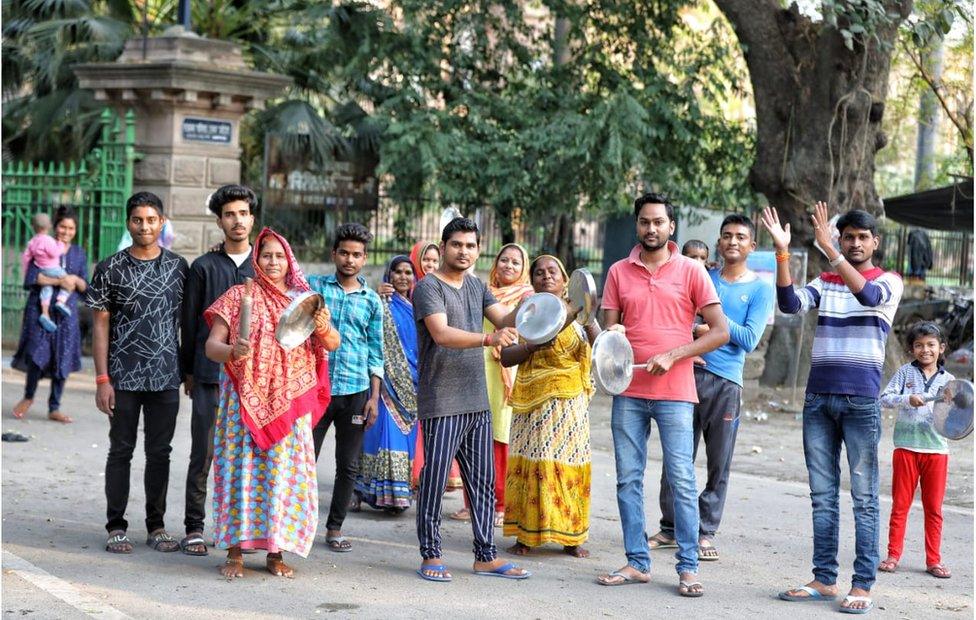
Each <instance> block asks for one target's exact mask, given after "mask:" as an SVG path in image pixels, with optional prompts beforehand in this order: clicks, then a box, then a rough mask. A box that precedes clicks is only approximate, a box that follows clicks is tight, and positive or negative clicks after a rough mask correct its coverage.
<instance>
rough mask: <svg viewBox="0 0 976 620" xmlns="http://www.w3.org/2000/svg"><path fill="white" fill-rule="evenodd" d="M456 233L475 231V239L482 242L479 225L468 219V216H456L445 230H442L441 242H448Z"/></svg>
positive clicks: (479, 242)
mask: <svg viewBox="0 0 976 620" xmlns="http://www.w3.org/2000/svg"><path fill="white" fill-rule="evenodd" d="M454 233H474V237H475V241H477V242H478V244H479V245H480V244H481V231H480V230H478V225H477V224H475V223H474V220H471V219H468V218H466V217H456V218H454V219H453V220H451V221H450V222H448V224H447V226H445V227H444V230H443V231H441V242H442V243H447V240H448V239H450V238H451V235H453V234H454Z"/></svg>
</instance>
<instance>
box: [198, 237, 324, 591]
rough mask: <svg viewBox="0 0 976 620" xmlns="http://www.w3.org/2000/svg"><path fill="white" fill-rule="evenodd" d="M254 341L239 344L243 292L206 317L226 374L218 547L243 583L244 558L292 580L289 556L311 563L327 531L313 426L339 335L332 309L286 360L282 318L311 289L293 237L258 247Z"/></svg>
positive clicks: (217, 442)
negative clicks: (250, 554)
mask: <svg viewBox="0 0 976 620" xmlns="http://www.w3.org/2000/svg"><path fill="white" fill-rule="evenodd" d="M254 245H255V250H254V253H253V254H252V259H251V260H253V261H254V274H255V279H254V286H253V292H252V299H253V301H252V311H251V320H250V335H249V337H248V338H247V339H244V338H240V337H238V334H239V330H240V308H241V298H242V297H243V295H244V290H245V289H244V286H242V285H239V286H234V287H232V288H231V289H229V290H228V291H227V292H226V293H224V295H222V296H221V297H220V298H219V299H217V301H215V302H214V303H213V305H212V306H210V308H208V309H207V311H206V312H205V313H204V318H205V319H206V320H207V322H208V324H209V325H210V327H211V331H210V337H209V339H208V340H207V344H206V353H207V357H209V358H210V359H212V360H214V361H215V362H218V363H221V364H223V365H224V367H223V372H222V373H221V386H220V401H219V405H218V408H217V418H216V422H215V425H214V460H213V470H214V493H213V514H214V523H215V526H216V527H215V529H216V532H215V534H214V541H215V543H214V544H215V546H216V547H217V548H218V549H227V560H226V562H225V563H224V565H223V566H222V567H221V568H220V573H221V574H222V575H223V576H224V577H226V578H228V579H231V578H234V577H243V576H244V559H243V556H242V555H241V553H242V549H264V550H266V551H267V552H268V556H267V562H266V565H267V569H268V571H269V572H271V574H273V575H276V576H281V577H291V576H292V575H293V574H294V571H293V570H292V568H291V567H289V566H288V565H286V564H285V563H284V560H283V558H282V555H281V553H282V551H288V552H291V553H296V554H298V555H300V556H302V557H307V556H308V552H309V550H311V548H312V541H313V539H314V538H315V530H316V528H317V527H318V512H319V511H318V486H317V482H316V476H315V450H314V445H313V442H312V427H314V426H315V423H316V422H317V421H318V418H320V417H321V416H322V414H323V412H324V411H325V408H326V407H327V406H328V404H329V399H330V395H329V368H328V360H329V356H328V351H332V350H335V349H336V348H337V347H338V346H339V334H338V332H337V331H336V330H335V329H333V328H332V325H331V324H330V322H329V313H328V310H327V309H323V310H320V311H319V313H318V314H317V315H316V316H315V324H316V326H315V333H314V334H313V335H312V336H311V337H310V338H309V339H308V340H306V341H305V342H304V343H303V344H301V345H300V346H298V347H295V348H294V349H291V350H288V351H286V350H285V349H284V348H282V346H281V345H280V344H278V341H277V340H275V335H274V332H275V327H276V326H277V324H278V320H279V318H280V317H281V313H282V312H283V311H284V310H285V308H286V307H287V306H288V304H289V303H290V302H291V300H292V297H293V296H294V295H296V294H297V293H301V292H304V291H307V290H309V286H308V283H307V282H306V281H305V277H304V276H303V275H302V272H301V269H300V268H299V267H298V263H297V261H295V257H294V256H293V255H292V252H291V248H290V247H289V245H288V242H287V241H285V239H284V237H282V236H281V235H279V234H278V233H276V232H274V231H273V230H270V229H268V228H265V229H264V230H262V231H261V233H260V234H259V235H258V238H257V240H256V241H255V244H254Z"/></svg>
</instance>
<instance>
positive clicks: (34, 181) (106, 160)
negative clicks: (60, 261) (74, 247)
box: [0, 110, 135, 343]
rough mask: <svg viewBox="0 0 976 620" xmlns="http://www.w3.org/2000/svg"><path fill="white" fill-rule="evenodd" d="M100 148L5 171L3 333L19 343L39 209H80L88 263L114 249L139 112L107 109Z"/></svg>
mask: <svg viewBox="0 0 976 620" xmlns="http://www.w3.org/2000/svg"><path fill="white" fill-rule="evenodd" d="M100 123H101V136H100V139H99V142H98V146H97V147H96V148H95V149H93V150H92V152H91V153H89V154H88V156H87V157H85V158H84V159H83V160H81V161H80V162H77V163H76V162H73V161H72V162H68V163H65V162H59V163H55V162H38V163H34V162H30V163H25V162H11V163H10V164H8V165H7V167H6V168H5V170H4V174H3V202H2V206H0V208H2V218H3V245H2V250H3V290H2V307H3V334H4V341H5V342H6V343H10V342H16V338H17V334H18V332H19V331H20V321H21V315H22V314H23V308H24V303H25V300H26V299H27V292H26V291H25V290H23V276H24V274H22V273H21V267H20V254H21V252H23V250H24V247H25V246H26V245H27V241H28V240H29V239H30V238H31V236H33V234H34V233H33V230H31V226H30V220H31V217H32V216H33V215H34V214H35V213H40V212H43V213H49V214H51V215H53V213H54V211H55V209H57V207H59V206H61V205H71V206H73V207H74V208H75V209H76V210H77V212H78V234H77V236H76V237H75V240H74V242H75V243H76V244H78V245H80V246H81V247H82V248H83V249H84V250H85V251H86V253H87V255H88V261H89V263H93V262H95V261H97V260H100V259H102V258H104V257H106V256H108V255H110V254H112V253H113V252H114V251H115V248H116V247H117V246H118V243H119V239H120V238H121V237H122V233H123V231H124V230H125V201H126V199H127V198H128V197H129V195H130V194H131V193H132V167H133V161H134V160H135V115H134V114H133V112H132V111H131V110H129V111H128V112H127V113H126V114H125V115H124V117H123V116H119V115H118V114H116V113H115V112H113V111H111V110H105V111H104V112H103V113H102V115H101V118H100Z"/></svg>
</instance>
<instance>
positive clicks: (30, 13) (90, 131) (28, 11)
mask: <svg viewBox="0 0 976 620" xmlns="http://www.w3.org/2000/svg"><path fill="white" fill-rule="evenodd" d="M116 9H117V7H114V6H113V5H112V4H110V3H98V4H93V3H92V2H90V1H89V0H5V1H4V3H3V48H2V52H0V54H2V57H3V97H4V106H3V151H4V158H5V159H8V158H9V157H10V156H11V154H13V153H16V154H18V155H20V156H21V157H24V158H27V159H50V160H54V161H57V160H61V161H63V160H66V159H77V158H78V157H80V156H81V155H82V154H83V153H86V152H87V151H88V150H89V149H90V148H91V145H92V144H93V143H94V140H95V139H96V137H97V134H98V114H99V113H100V112H101V109H102V106H101V105H100V104H98V103H97V102H95V100H94V97H93V96H92V95H91V93H87V92H82V91H79V90H78V88H77V80H76V78H75V76H74V73H73V72H72V67H73V66H74V65H75V64H78V63H82V62H97V61H105V60H112V59H114V58H115V57H117V56H118V55H119V53H121V51H122V45H123V44H124V42H125V39H126V37H127V36H128V35H129V33H130V27H129V24H127V23H126V22H125V21H122V20H120V19H118V17H117V11H116Z"/></svg>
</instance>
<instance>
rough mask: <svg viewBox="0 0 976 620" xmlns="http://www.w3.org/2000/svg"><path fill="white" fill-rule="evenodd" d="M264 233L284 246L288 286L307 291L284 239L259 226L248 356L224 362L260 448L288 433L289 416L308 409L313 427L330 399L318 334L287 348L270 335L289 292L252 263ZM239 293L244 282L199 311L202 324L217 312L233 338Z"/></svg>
mask: <svg viewBox="0 0 976 620" xmlns="http://www.w3.org/2000/svg"><path fill="white" fill-rule="evenodd" d="M268 237H274V238H275V239H277V240H278V241H279V242H280V243H281V246H282V247H283V248H284V249H285V255H286V256H287V257H288V273H287V274H286V276H285V283H286V285H287V286H288V289H289V290H290V291H298V292H304V291H308V290H310V288H309V286H308V282H306V281H305V276H304V275H303V274H302V270H301V267H299V266H298V261H297V260H295V256H294V254H292V251H291V246H289V245H288V242H287V241H286V240H285V238H284V237H282V236H281V235H279V234H278V233H276V232H275V231H273V230H271V229H270V228H265V229H264V230H262V231H261V233H260V234H259V235H258V238H257V240H256V241H255V242H254V251H253V252H252V253H251V261H252V262H253V263H254V275H255V278H254V284H255V286H254V287H253V294H252V299H253V301H252V309H251V334H250V337H249V338H250V341H251V356H250V357H248V358H245V359H242V360H231V361H229V362H227V363H226V364H224V369H225V371H226V372H227V374H228V375H229V376H230V379H231V381H232V382H233V383H234V389H236V390H237V394H238V396H239V399H240V407H241V419H242V420H243V421H244V424H245V425H246V426H247V428H248V430H249V431H250V433H251V437H252V438H253V439H254V443H256V444H257V445H258V447H259V448H261V449H262V450H267V449H269V448H270V447H271V446H273V445H274V444H275V443H277V442H278V441H280V440H281V439H283V438H284V437H286V436H287V435H288V434H289V433H291V432H292V429H293V427H294V425H295V421H296V420H297V419H298V418H300V417H302V416H303V415H305V414H308V413H311V414H312V426H315V423H316V422H318V420H319V418H321V417H322V415H323V414H324V413H325V409H326V407H328V406H329V401H330V400H331V390H330V387H329V354H328V352H327V351H326V350H325V347H324V346H323V345H322V343H321V342H319V340H318V338H317V337H316V336H314V335H313V336H312V337H310V338H309V339H308V340H306V341H305V342H304V343H303V344H302V345H301V346H298V347H295V348H294V349H292V350H291V351H285V349H283V348H282V347H281V345H280V344H278V341H277V340H276V339H275V328H276V327H277V326H278V319H279V318H280V317H281V313H282V312H284V310H285V308H287V307H288V304H290V303H291V297H290V296H289V295H288V294H287V293H283V292H282V291H280V290H279V289H278V288H277V287H276V286H275V285H274V284H273V283H272V282H271V280H269V279H268V277H267V276H266V275H265V274H264V272H263V271H261V269H260V267H258V255H259V254H260V249H261V245H262V243H263V242H264V241H265V239H266V238H268ZM243 296H244V285H237V286H233V287H231V288H230V289H228V290H227V292H226V293H224V294H223V295H221V296H220V297H219V298H218V299H217V301H215V302H214V303H213V305H211V306H210V307H209V308H208V309H207V310H206V312H204V315H203V316H204V319H206V321H207V324H208V325H210V326H211V327H212V326H213V322H214V319H215V318H216V317H218V316H219V317H220V318H221V319H223V320H224V321H225V322H226V323H227V325H228V326H229V327H230V334H231V338H235V337H236V335H237V334H238V333H239V331H240V314H241V298H242V297H243Z"/></svg>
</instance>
